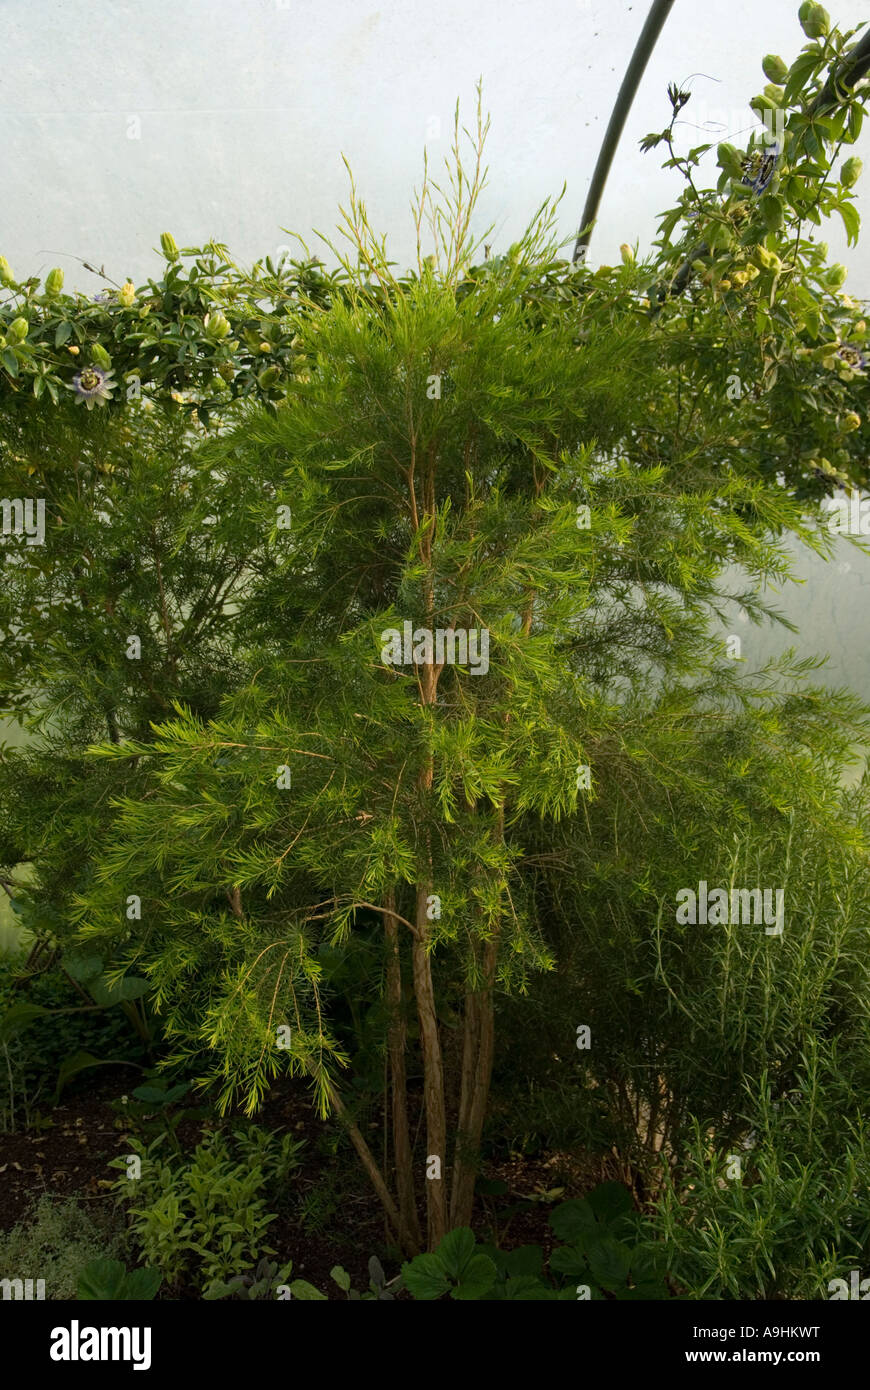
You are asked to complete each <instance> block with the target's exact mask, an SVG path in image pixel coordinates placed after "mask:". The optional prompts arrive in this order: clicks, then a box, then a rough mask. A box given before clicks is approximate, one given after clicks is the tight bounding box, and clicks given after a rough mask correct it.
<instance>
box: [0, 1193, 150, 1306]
mask: <svg viewBox="0 0 870 1390" xmlns="http://www.w3.org/2000/svg"><path fill="white" fill-rule="evenodd" d="M123 1249H124V1235H123V1232H122V1231H120V1230H119V1229H118V1228H117V1227H116V1226H115V1225H114V1224H113V1221H112V1217H111V1215H110V1214H109V1213H107V1212H105V1211H101V1210H99V1209H96V1208H94V1209H93V1210H91V1209H89V1208H87V1207H85V1206H84V1205H83V1204H82V1203H81V1202H80V1201H78V1200H77V1199H76V1198H74V1197H66V1198H63V1199H61V1200H58V1199H56V1198H53V1197H50V1196H48V1195H44V1196H42V1197H40V1198H39V1199H38V1201H36V1202H35V1203H34V1204H33V1206H32V1207H31V1209H30V1211H29V1212H28V1214H27V1216H26V1217H25V1219H24V1220H23V1221H20V1222H19V1223H18V1224H17V1225H16V1226H13V1227H12V1229H11V1230H10V1231H7V1232H4V1233H0V1278H4V1279H5V1278H8V1279H15V1278H18V1279H44V1280H45V1296H46V1299H49V1300H56V1299H71V1298H75V1297H76V1295H77V1288H78V1280H79V1274H80V1272H81V1270H82V1269H83V1267H84V1266H85V1265H87V1264H88V1263H89V1262H90V1261H92V1260H98V1259H106V1258H109V1259H111V1258H113V1257H115V1256H116V1255H118V1254H120V1253H123Z"/></svg>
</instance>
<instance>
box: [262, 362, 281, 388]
mask: <svg viewBox="0 0 870 1390" xmlns="http://www.w3.org/2000/svg"><path fill="white" fill-rule="evenodd" d="M280 375H281V369H280V367H266V368H265V370H264V371H262V372H260V375H259V376H258V377H257V381H258V382H259V383H260V385H261V387H262V388H263V390H264V391H267V390H268V389H269V387H270V386H274V385H275V382H276V381H277V380H278V378H279V376H280Z"/></svg>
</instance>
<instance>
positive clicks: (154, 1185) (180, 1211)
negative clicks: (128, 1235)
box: [110, 1125, 302, 1290]
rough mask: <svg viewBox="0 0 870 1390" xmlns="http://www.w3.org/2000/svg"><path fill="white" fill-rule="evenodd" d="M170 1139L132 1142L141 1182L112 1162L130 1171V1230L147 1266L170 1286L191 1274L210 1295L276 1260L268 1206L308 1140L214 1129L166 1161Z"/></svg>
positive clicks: (121, 1186)
mask: <svg viewBox="0 0 870 1390" xmlns="http://www.w3.org/2000/svg"><path fill="white" fill-rule="evenodd" d="M164 1142H165V1141H164V1138H163V1137H162V1136H161V1137H160V1138H158V1139H157V1140H155V1141H154V1142H153V1143H152V1144H150V1145H147V1146H146V1145H145V1144H143V1143H142V1142H141V1141H140V1140H136V1139H133V1140H131V1141H130V1144H131V1149H132V1151H133V1152H134V1153H135V1154H137V1155H138V1157H139V1158H140V1160H141V1176H140V1177H139V1178H138V1179H135V1180H131V1179H128V1178H127V1176H126V1170H127V1160H126V1158H124V1157H121V1158H116V1159H113V1160H112V1163H111V1165H110V1166H111V1167H113V1168H118V1169H120V1170H122V1171H123V1172H124V1174H125V1176H124V1177H122V1178H121V1179H119V1181H118V1184H117V1187H118V1190H119V1191H120V1192H121V1193H122V1194H123V1195H124V1197H126V1198H127V1199H128V1200H129V1201H130V1202H131V1206H130V1216H131V1222H130V1228H131V1231H132V1233H133V1236H134V1238H135V1240H136V1242H137V1244H138V1245H139V1246H140V1247H141V1250H142V1253H143V1255H144V1258H145V1261H146V1263H147V1264H149V1265H154V1266H156V1267H157V1268H158V1269H160V1270H161V1271H162V1273H163V1276H164V1278H165V1279H166V1281H167V1284H169V1285H170V1286H175V1285H177V1284H179V1283H180V1282H181V1281H182V1280H183V1279H184V1278H186V1277H189V1278H193V1279H195V1280H196V1281H197V1283H198V1284H199V1285H200V1287H201V1289H203V1290H204V1289H206V1288H208V1287H209V1286H210V1285H211V1284H213V1283H215V1282H224V1281H227V1280H229V1279H231V1278H233V1277H237V1276H238V1271H239V1270H240V1269H246V1268H248V1267H250V1266H253V1265H255V1264H256V1262H257V1261H258V1260H259V1259H260V1258H261V1257H262V1256H263V1255H274V1254H275V1251H274V1249H273V1248H272V1246H270V1245H267V1244H266V1237H267V1234H268V1228H269V1226H270V1224H271V1223H272V1222H273V1221H274V1220H275V1215H274V1213H273V1212H270V1211H269V1209H268V1205H267V1203H268V1200H269V1198H270V1197H271V1196H272V1195H274V1193H275V1190H276V1188H277V1186H278V1184H279V1183H281V1182H283V1181H284V1180H285V1179H286V1178H287V1177H288V1176H289V1174H290V1173H291V1172H292V1171H293V1169H294V1168H295V1167H296V1166H297V1165H298V1161H299V1160H298V1153H299V1150H300V1149H301V1148H302V1141H296V1140H293V1139H292V1138H291V1137H290V1136H289V1135H287V1134H284V1135H280V1136H279V1135H276V1134H273V1133H272V1132H270V1131H269V1130H265V1129H261V1128H260V1127H258V1126H256V1125H250V1126H249V1127H248V1128H247V1129H239V1130H234V1131H233V1132H232V1134H231V1135H227V1134H225V1133H223V1132H220V1131H214V1132H213V1133H211V1134H208V1135H206V1137H205V1138H204V1139H203V1140H202V1142H201V1143H200V1144H198V1145H197V1147H196V1149H195V1150H194V1151H193V1153H192V1154H190V1155H179V1154H174V1153H173V1154H171V1155H169V1156H161V1155H160V1153H159V1149H160V1148H161V1146H163V1145H164Z"/></svg>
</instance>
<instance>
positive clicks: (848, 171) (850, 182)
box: [840, 154, 864, 188]
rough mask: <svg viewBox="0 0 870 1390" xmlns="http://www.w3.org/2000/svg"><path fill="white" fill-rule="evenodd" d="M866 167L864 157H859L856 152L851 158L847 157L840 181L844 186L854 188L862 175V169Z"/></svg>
mask: <svg viewBox="0 0 870 1390" xmlns="http://www.w3.org/2000/svg"><path fill="white" fill-rule="evenodd" d="M863 168H864V161H863V159H859V158H858V156H857V155H856V154H853V155H852V158H851V159H847V160H846V162H845V164H844V165H843V167H842V169H841V170H840V183H841V184H842V185H843V187H844V188H852V187H854V185H855V184H856V183H857V182H858V180H859V179H860V177H861V170H862V169H863Z"/></svg>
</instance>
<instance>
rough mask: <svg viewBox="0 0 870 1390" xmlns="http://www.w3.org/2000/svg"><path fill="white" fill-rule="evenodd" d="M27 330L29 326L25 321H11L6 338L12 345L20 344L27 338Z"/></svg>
mask: <svg viewBox="0 0 870 1390" xmlns="http://www.w3.org/2000/svg"><path fill="white" fill-rule="evenodd" d="M29 329H30V324H29V323H28V322H27V319H13V320H12V322H11V323H10V325H9V332H8V336H9V337H10V338H11V340H12V342H13V343H20V342H23V341H24V339H25V338H26V337H27V334H28V331H29Z"/></svg>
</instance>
